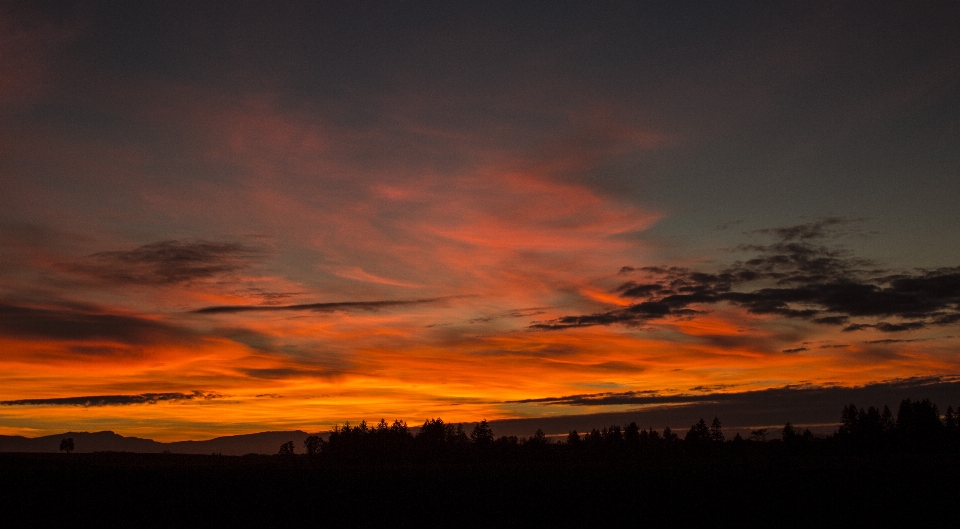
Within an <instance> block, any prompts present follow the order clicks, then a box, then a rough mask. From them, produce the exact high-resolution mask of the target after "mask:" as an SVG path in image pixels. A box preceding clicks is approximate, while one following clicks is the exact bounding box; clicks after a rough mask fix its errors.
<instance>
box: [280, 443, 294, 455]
mask: <svg viewBox="0 0 960 529" xmlns="http://www.w3.org/2000/svg"><path fill="white" fill-rule="evenodd" d="M293 453H294V451H293V441H287V442H286V443H283V444H282V445H280V451H279V452H277V455H281V456H292V455H293Z"/></svg>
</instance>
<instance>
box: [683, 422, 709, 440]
mask: <svg viewBox="0 0 960 529" xmlns="http://www.w3.org/2000/svg"><path fill="white" fill-rule="evenodd" d="M683 440H684V441H686V442H688V443H695V444H707V443H709V442H710V428H709V427H707V423H706V422H704V421H703V418H701V419H700V422H698V423H697V424H694V425H693V426H691V427H690V431H688V432H687V435H686V436H684V438H683Z"/></svg>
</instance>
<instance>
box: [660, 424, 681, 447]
mask: <svg viewBox="0 0 960 529" xmlns="http://www.w3.org/2000/svg"><path fill="white" fill-rule="evenodd" d="M679 440H680V436H679V435H677V434H675V433H673V430H671V429H670V427H669V426H667V427H665V428H664V429H663V441H664V442H665V443H668V444H669V443H673V442H676V441H679Z"/></svg>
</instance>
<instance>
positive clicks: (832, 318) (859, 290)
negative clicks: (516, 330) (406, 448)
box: [531, 219, 960, 333]
mask: <svg viewBox="0 0 960 529" xmlns="http://www.w3.org/2000/svg"><path fill="white" fill-rule="evenodd" d="M850 224H851V223H850V222H848V221H844V220H842V219H826V220H822V221H818V222H813V223H808V224H801V225H798V226H791V227H786V228H776V229H771V230H761V231H759V232H757V233H759V234H760V235H762V236H766V237H774V241H773V242H772V243H770V244H750V245H742V246H740V247H739V248H738V249H739V250H741V251H752V252H756V254H757V255H756V256H755V257H753V258H751V259H748V260H746V261H738V262H735V263H734V264H732V265H730V266H727V267H725V268H721V269H719V270H716V271H700V270H691V269H688V268H682V267H668V266H647V267H641V268H633V267H623V268H621V270H620V274H621V275H626V274H639V275H642V276H643V277H644V279H643V280H642V281H627V282H625V283H623V284H621V285H620V286H619V287H618V288H616V289H615V292H617V293H619V295H620V296H621V297H624V298H629V299H634V300H636V301H635V302H634V303H633V304H632V305H630V306H628V307H625V308H618V309H616V310H611V311H608V312H602V313H597V314H587V315H578V316H563V317H560V318H557V319H555V320H551V321H545V322H534V323H533V324H532V325H531V327H532V328H535V329H548V330H549V329H566V328H570V327H584V326H591V325H611V324H627V325H638V324H642V323H644V322H647V321H651V320H657V319H664V318H671V317H673V318H677V317H695V316H696V315H698V314H700V313H702V312H703V307H705V306H709V305H715V304H720V303H726V304H731V305H735V306H740V307H743V308H746V309H747V311H748V312H750V313H753V314H775V315H779V316H784V317H788V318H798V319H806V320H810V321H812V322H814V323H818V324H823V325H845V327H844V329H843V330H844V331H848V332H852V331H859V330H864V329H876V330H878V331H881V332H890V333H896V332H905V331H912V330H917V329H922V328H924V327H927V326H931V325H950V324H954V323H957V322H958V321H960V267H953V268H940V269H936V270H918V271H914V272H911V273H899V274H890V273H889V272H885V271H883V270H878V269H877V268H876V266H875V265H874V264H873V263H871V262H869V261H866V260H863V259H858V258H856V257H855V256H851V255H849V253H848V252H846V251H845V250H843V249H842V248H833V247H829V246H825V245H823V244H821V243H822V242H823V240H824V239H832V238H836V237H839V236H841V235H842V234H843V233H844V230H845V227H846V226H848V225H850ZM851 231H853V232H856V229H855V225H854V227H853V228H851ZM854 318H856V319H858V320H860V321H851V320H852V319H854ZM864 318H896V320H897V321H880V322H877V321H876V320H874V321H866V322H865V321H863V319H864Z"/></svg>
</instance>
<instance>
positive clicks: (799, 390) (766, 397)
mask: <svg viewBox="0 0 960 529" xmlns="http://www.w3.org/2000/svg"><path fill="white" fill-rule="evenodd" d="M717 389H723V386H714V387H705V386H698V387H696V388H691V391H703V390H708V391H709V390H714V391H715V390H717ZM934 389H935V390H936V391H937V392H938V393H944V392H947V393H948V394H949V395H951V396H952V399H954V400H957V399H960V380H958V379H957V377H955V376H954V377H913V378H907V379H898V380H891V381H885V382H880V383H876V384H868V385H865V386H859V387H843V386H839V385H813V384H796V385H788V386H782V387H779V388H771V389H764V390H758V391H743V392H738V393H715V392H711V393H696V394H694V393H689V394H677V395H661V394H659V393H657V392H655V391H650V390H642V391H624V392H616V393H614V392H610V393H590V394H579V395H567V396H563V397H546V398H539V399H523V400H514V401H507V403H508V404H543V405H564V406H616V405H625V404H626V405H673V404H686V403H696V402H726V403H740V404H749V403H751V402H773V401H784V402H786V401H790V400H809V397H810V396H814V395H829V396H834V397H836V396H844V395H850V396H851V397H850V398H853V396H855V395H857V394H862V395H863V397H861V400H863V398H865V397H866V396H867V395H873V394H887V393H896V392H897V391H900V390H910V391H913V390H918V391H916V393H917V394H921V393H923V390H934ZM893 404H896V403H893ZM837 412H838V413H839V410H837Z"/></svg>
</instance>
